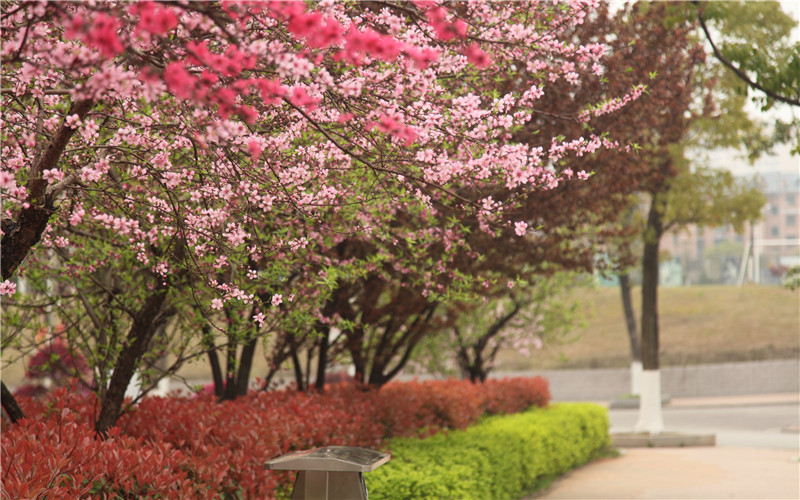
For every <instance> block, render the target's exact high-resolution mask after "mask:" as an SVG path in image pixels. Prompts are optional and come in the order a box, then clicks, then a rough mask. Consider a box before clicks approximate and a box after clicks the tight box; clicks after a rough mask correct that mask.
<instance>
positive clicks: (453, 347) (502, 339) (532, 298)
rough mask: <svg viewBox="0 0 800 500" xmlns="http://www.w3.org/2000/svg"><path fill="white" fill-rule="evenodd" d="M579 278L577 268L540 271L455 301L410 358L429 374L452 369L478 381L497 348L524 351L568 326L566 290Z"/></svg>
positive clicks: (572, 312) (571, 313) (570, 313)
mask: <svg viewBox="0 0 800 500" xmlns="http://www.w3.org/2000/svg"><path fill="white" fill-rule="evenodd" d="M580 280H581V275H580V274H577V273H568V272H560V273H553V274H545V273H542V274H541V275H539V276H535V277H532V278H531V281H530V282H527V281H521V280H520V281H517V282H511V283H509V284H508V285H509V286H511V285H513V287H511V288H509V289H508V290H507V292H506V293H505V294H502V295H499V296H497V297H495V298H493V299H484V300H481V301H478V302H476V303H472V304H464V305H459V308H458V309H456V310H454V311H452V312H453V314H454V316H453V318H452V319H451V318H449V317H448V314H447V313H444V316H445V319H444V321H443V326H442V327H441V328H440V331H439V332H438V333H437V334H436V335H431V336H429V337H427V338H426V339H425V345H424V346H423V347H422V348H421V349H420V352H419V353H417V354H416V355H415V362H416V363H418V364H420V365H421V366H422V367H424V368H425V369H427V370H428V371H430V372H433V373H436V372H438V373H447V374H449V373H450V372H451V371H455V372H457V373H458V374H459V375H460V376H461V377H462V378H465V379H469V380H470V381H472V382H476V383H477V382H484V381H485V380H486V378H487V377H488V376H489V373H490V372H491V371H492V370H493V369H494V368H495V359H496V357H497V354H498V353H499V352H500V350H501V349H509V350H513V351H515V352H517V353H520V354H522V355H526V354H529V353H530V352H531V351H533V350H536V349H540V348H542V347H543V346H544V345H549V344H557V343H558V342H560V341H562V340H563V338H564V337H565V335H567V334H568V333H569V332H571V331H573V328H574V327H575V323H576V320H577V319H578V315H577V312H576V311H577V306H578V304H577V303H576V302H574V301H572V300H570V297H569V290H570V288H571V287H572V286H574V285H575V284H577V283H578V282H579V281H580ZM448 320H449V321H448Z"/></svg>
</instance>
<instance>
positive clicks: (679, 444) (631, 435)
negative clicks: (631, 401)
mask: <svg viewBox="0 0 800 500" xmlns="http://www.w3.org/2000/svg"><path fill="white" fill-rule="evenodd" d="M716 444H717V438H716V436H715V435H714V434H679V433H663V434H648V433H642V432H624V433H615V434H612V435H611V445H612V446H613V447H615V448H684V447H687V446H716Z"/></svg>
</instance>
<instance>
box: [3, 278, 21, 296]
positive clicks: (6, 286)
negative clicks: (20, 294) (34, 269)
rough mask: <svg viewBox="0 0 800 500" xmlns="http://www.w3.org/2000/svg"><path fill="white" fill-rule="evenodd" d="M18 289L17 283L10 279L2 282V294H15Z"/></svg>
mask: <svg viewBox="0 0 800 500" xmlns="http://www.w3.org/2000/svg"><path fill="white" fill-rule="evenodd" d="M16 291H17V284H16V283H14V282H11V281H9V280H5V281H4V282H2V283H0V296H2V295H14V294H15V293H16Z"/></svg>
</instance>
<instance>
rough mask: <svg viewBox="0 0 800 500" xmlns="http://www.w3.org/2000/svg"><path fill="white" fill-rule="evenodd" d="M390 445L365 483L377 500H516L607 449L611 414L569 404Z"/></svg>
mask: <svg viewBox="0 0 800 500" xmlns="http://www.w3.org/2000/svg"><path fill="white" fill-rule="evenodd" d="M389 445H390V447H391V453H392V460H391V461H390V462H389V463H387V464H386V465H384V466H382V467H380V468H379V469H377V470H376V471H374V472H370V473H368V474H366V475H365V477H366V481H367V487H368V489H369V494H370V498H372V499H373V500H378V499H415V500H417V499H426V498H429V499H460V500H467V499H471V498H474V499H481V500H486V499H493V500H501V499H512V500H516V499H519V498H521V497H522V496H524V495H525V494H526V493H529V492H531V491H533V490H535V489H538V488H539V487H541V486H542V485H543V484H546V483H547V482H549V480H551V479H552V478H554V477H556V476H558V475H560V474H563V473H564V472H566V471H568V470H570V469H572V468H574V467H577V466H579V465H582V464H584V463H586V462H588V461H589V460H591V459H592V458H593V457H595V456H596V455H597V454H598V453H599V452H601V451H602V450H604V449H605V448H607V447H608V445H609V437H608V414H607V412H606V409H605V408H602V407H600V406H597V405H592V404H586V403H563V404H558V405H553V406H550V407H548V408H536V409H532V410H529V411H527V412H524V413H518V414H516V415H510V416H495V417H489V418H486V419H484V420H482V421H481V422H480V423H479V424H477V425H475V426H472V427H470V428H468V429H466V430H463V431H453V432H450V433H447V434H438V435H436V436H433V437H430V438H427V439H421V440H420V439H409V438H399V439H393V440H391V441H390V442H389Z"/></svg>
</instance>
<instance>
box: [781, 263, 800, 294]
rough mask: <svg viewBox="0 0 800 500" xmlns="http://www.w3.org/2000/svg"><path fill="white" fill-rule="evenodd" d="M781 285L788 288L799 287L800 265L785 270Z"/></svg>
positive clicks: (795, 288) (794, 288)
mask: <svg viewBox="0 0 800 500" xmlns="http://www.w3.org/2000/svg"><path fill="white" fill-rule="evenodd" d="M783 286H785V287H786V288H788V289H789V290H797V289H798V288H800V266H794V267H792V268H790V269H789V270H788V271H786V276H784V278H783Z"/></svg>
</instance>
